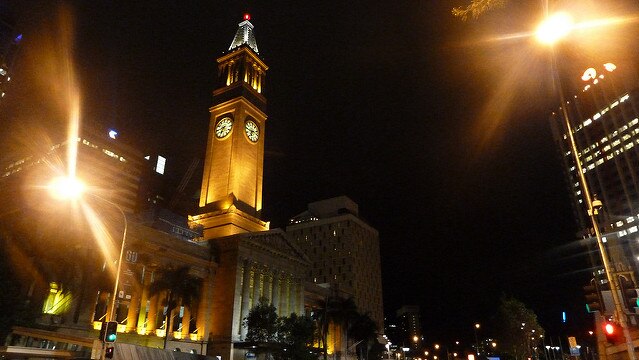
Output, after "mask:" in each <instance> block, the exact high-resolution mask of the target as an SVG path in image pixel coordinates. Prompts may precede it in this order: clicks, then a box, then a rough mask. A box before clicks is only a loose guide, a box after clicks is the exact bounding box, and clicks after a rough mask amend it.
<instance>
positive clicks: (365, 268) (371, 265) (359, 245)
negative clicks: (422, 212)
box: [286, 196, 384, 331]
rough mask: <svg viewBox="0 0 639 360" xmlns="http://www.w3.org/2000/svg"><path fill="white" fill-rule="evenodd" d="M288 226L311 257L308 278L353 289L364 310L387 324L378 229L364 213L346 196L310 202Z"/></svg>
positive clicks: (381, 325)
mask: <svg viewBox="0 0 639 360" xmlns="http://www.w3.org/2000/svg"><path fill="white" fill-rule="evenodd" d="M286 232H287V233H288V234H289V235H290V236H291V237H292V238H293V239H294V241H295V243H296V244H297V246H299V248H300V249H302V250H303V251H304V253H305V254H306V255H307V256H308V257H309V258H310V261H311V264H312V266H311V269H309V271H308V273H307V274H306V280H307V281H309V282H313V283H317V284H324V283H325V284H330V286H331V287H338V288H339V290H341V291H343V292H345V293H349V294H351V295H352V296H353V300H354V301H355V304H356V305H357V308H358V311H359V312H361V313H366V312H368V313H370V316H371V318H372V319H373V320H374V321H375V322H376V323H377V327H378V329H379V330H380V331H381V330H382V329H383V324H384V318H383V306H382V279H381V267H380V266H381V265H380V254H379V234H378V232H377V230H375V229H374V228H373V227H372V226H370V225H369V224H367V223H366V222H365V221H364V220H363V219H362V218H361V217H360V216H359V207H358V205H357V204H356V203H355V202H354V201H352V200H351V199H349V198H348V197H346V196H339V197H336V198H332V199H328V200H322V201H317V202H313V203H310V204H308V209H307V210H306V211H304V212H302V213H300V214H298V215H297V216H295V217H293V218H292V219H291V220H290V225H289V226H287V227H286Z"/></svg>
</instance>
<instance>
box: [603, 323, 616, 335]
mask: <svg viewBox="0 0 639 360" xmlns="http://www.w3.org/2000/svg"><path fill="white" fill-rule="evenodd" d="M604 331H605V332H606V335H613V334H614V333H615V326H614V325H612V324H611V323H606V324H605V325H604Z"/></svg>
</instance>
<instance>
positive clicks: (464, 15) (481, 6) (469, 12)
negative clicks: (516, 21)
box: [453, 0, 506, 20]
mask: <svg viewBox="0 0 639 360" xmlns="http://www.w3.org/2000/svg"><path fill="white" fill-rule="evenodd" d="M505 3H506V0H471V1H470V4H468V5H466V6H458V7H455V8H453V15H454V16H457V17H459V18H461V19H462V20H467V19H468V17H469V16H470V17H472V18H473V19H476V18H478V17H479V16H480V15H482V14H483V13H485V12H486V11H489V10H492V9H494V8H498V7H502V6H504V4H505Z"/></svg>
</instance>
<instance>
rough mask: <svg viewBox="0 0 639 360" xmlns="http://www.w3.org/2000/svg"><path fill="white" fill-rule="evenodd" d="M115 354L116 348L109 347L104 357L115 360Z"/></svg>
mask: <svg viewBox="0 0 639 360" xmlns="http://www.w3.org/2000/svg"><path fill="white" fill-rule="evenodd" d="M114 353H115V348H114V347H113V346H107V347H106V349H104V357H105V358H106V359H113V354H114Z"/></svg>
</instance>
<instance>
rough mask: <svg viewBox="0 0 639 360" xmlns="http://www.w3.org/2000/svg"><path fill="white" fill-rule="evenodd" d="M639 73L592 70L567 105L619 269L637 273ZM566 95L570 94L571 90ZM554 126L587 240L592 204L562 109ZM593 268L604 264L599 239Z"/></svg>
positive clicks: (612, 67)
mask: <svg viewBox="0 0 639 360" xmlns="http://www.w3.org/2000/svg"><path fill="white" fill-rule="evenodd" d="M635 71H636V69H634V68H633V67H630V66H621V65H620V66H619V67H618V66H616V65H615V64H612V63H606V64H602V65H600V66H596V67H592V68H588V69H586V70H585V72H584V73H583V76H582V86H581V88H579V89H578V90H577V91H576V93H574V94H573V95H572V96H568V98H569V99H568V100H569V101H567V103H566V104H565V106H566V110H567V113H568V117H569V120H570V121H571V124H572V130H573V133H574V137H575V142H576V144H577V149H578V151H579V153H578V154H577V155H578V157H579V158H580V159H581V163H582V168H583V171H584V174H585V177H586V179H587V182H588V185H589V186H590V192H591V194H592V195H593V197H596V198H597V199H598V200H601V201H602V202H603V208H602V209H601V211H600V214H599V215H598V216H599V219H600V223H601V226H603V227H604V233H603V237H604V241H605V242H606V246H607V248H608V251H609V255H610V257H611V262H612V265H613V266H614V271H616V272H628V271H630V272H631V273H633V275H632V277H633V279H634V273H636V271H637V264H639V241H638V240H639V232H638V229H639V227H638V226H639V174H638V172H637V170H638V169H639V111H638V104H639V88H638V87H637V82H636V81H635V80H636V76H635V75H633V74H634V72H635ZM566 93H569V92H568V91H567V92H566ZM551 125H552V128H553V135H554V138H555V141H556V143H557V144H558V146H559V149H560V151H561V155H562V159H563V164H564V168H565V170H566V176H567V179H568V184H569V188H570V193H571V194H572V198H573V200H574V201H573V205H574V209H575V216H576V219H577V221H578V223H579V226H580V228H581V229H583V233H582V236H583V237H585V238H587V237H590V235H589V230H588V229H590V221H589V219H588V214H587V207H588V206H587V204H586V203H585V199H584V196H583V194H582V188H581V184H580V180H579V176H578V174H577V172H576V171H577V170H576V166H575V162H574V155H573V154H572V150H571V148H570V143H569V139H568V136H567V133H566V129H565V126H564V119H563V115H562V111H561V110H559V111H557V112H555V113H553V114H552V116H551ZM590 246H591V248H592V249H593V250H595V251H593V252H591V253H593V254H594V255H593V258H592V260H593V262H594V264H593V265H597V264H598V263H599V258H598V255H597V253H598V251H597V250H596V243H595V241H594V239H593V240H592V241H591V242H590Z"/></svg>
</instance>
